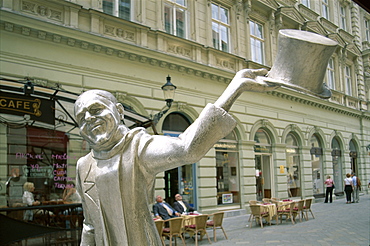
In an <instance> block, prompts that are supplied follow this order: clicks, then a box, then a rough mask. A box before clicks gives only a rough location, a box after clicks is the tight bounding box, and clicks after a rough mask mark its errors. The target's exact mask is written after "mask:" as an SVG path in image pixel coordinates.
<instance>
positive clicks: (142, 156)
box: [75, 64, 322, 246]
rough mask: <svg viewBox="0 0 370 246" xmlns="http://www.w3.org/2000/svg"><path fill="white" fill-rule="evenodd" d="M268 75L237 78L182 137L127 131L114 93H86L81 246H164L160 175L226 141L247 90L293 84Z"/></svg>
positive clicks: (81, 111)
mask: <svg viewBox="0 0 370 246" xmlns="http://www.w3.org/2000/svg"><path fill="white" fill-rule="evenodd" d="M282 67H284V64H282ZM321 70H322V69H321ZM298 72H300V71H298ZM266 74H267V70H265V69H258V70H250V69H244V70H241V71H239V72H238V73H236V75H235V77H234V78H233V80H232V81H231V83H230V84H229V85H228V87H227V88H226V90H225V91H224V92H223V94H222V95H221V96H220V97H219V98H218V100H217V101H216V102H215V103H214V104H208V105H207V106H206V107H205V108H204V110H203V111H202V112H201V114H200V115H199V117H198V119H197V120H195V121H194V123H193V124H191V125H190V126H189V127H188V129H186V130H185V132H184V133H182V134H181V135H179V136H178V137H169V136H159V135H155V136H153V135H150V134H148V133H146V131H145V130H144V129H143V128H135V129H132V130H130V129H128V128H127V127H126V126H125V125H124V123H123V119H124V113H125V112H124V109H123V106H122V105H121V104H119V103H117V100H116V98H115V97H114V96H113V95H112V94H111V93H109V92H106V91H102V90H90V91H87V92H84V93H83V94H81V95H80V96H79V98H78V99H77V101H76V103H75V116H76V119H77V122H78V124H79V127H80V134H81V136H82V137H83V138H84V139H85V140H86V141H88V142H89V144H90V146H91V148H92V150H91V152H90V153H89V154H87V155H86V156H84V157H82V158H80V160H79V161H78V163H77V180H76V181H77V189H78V192H79V194H80V195H81V198H82V205H83V209H84V216H85V219H84V225H83V231H82V242H81V245H130V246H135V245H138V246H142V245H146V246H147V245H161V240H160V238H159V236H158V233H157V231H156V228H155V225H154V222H153V219H152V216H151V214H150V210H149V204H151V203H152V202H153V199H154V193H153V191H154V182H155V177H156V174H158V173H159V172H163V171H165V170H168V169H172V168H175V167H178V166H182V165H184V164H189V163H195V162H198V161H199V160H200V159H201V158H202V157H203V156H204V155H205V154H206V153H207V151H208V150H209V149H210V148H212V146H213V145H214V144H215V143H216V142H217V141H218V140H219V139H221V138H223V137H225V136H226V135H228V134H229V133H230V132H231V131H232V130H233V128H234V127H235V125H236V121H235V120H234V119H233V117H232V116H231V115H230V114H228V111H229V109H230V108H231V106H232V105H233V103H234V102H235V100H236V99H237V98H238V97H239V96H240V95H241V94H242V93H243V92H244V91H255V92H266V91H271V90H274V89H276V88H277V87H279V86H281V85H286V84H287V83H286V81H282V80H279V79H278V80H276V79H273V78H266V77H265V75H266ZM261 78H263V79H261ZM270 80H271V81H270Z"/></svg>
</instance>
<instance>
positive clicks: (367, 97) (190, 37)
mask: <svg viewBox="0 0 370 246" xmlns="http://www.w3.org/2000/svg"><path fill="white" fill-rule="evenodd" d="M0 17H1V20H0V31H1V46H0V48H1V61H0V62H1V66H0V69H1V84H2V85H1V90H2V92H1V96H2V98H1V109H2V112H1V124H0V134H1V140H0V150H1V158H0V186H1V189H0V203H1V204H0V205H1V206H12V204H13V203H16V202H19V199H21V196H22V185H23V183H24V182H26V181H32V182H34V183H35V186H36V196H37V197H38V198H39V199H42V200H52V199H60V195H61V194H62V193H63V190H64V189H65V188H66V186H67V185H68V184H67V183H68V181H74V179H75V177H76V175H75V172H76V162H77V159H78V158H79V157H81V156H83V155H84V154H86V153H87V152H88V151H89V146H88V145H87V144H86V142H85V141H83V140H82V139H81V137H80V136H79V134H78V129H77V128H76V126H75V124H74V119H73V101H74V99H75V98H76V96H77V95H78V94H80V93H81V92H83V91H85V90H89V89H104V90H108V91H110V92H112V93H114V94H115V95H116V97H117V99H118V100H119V101H120V102H122V103H123V104H124V105H125V107H126V108H127V109H128V111H127V112H128V113H129V112H134V113H133V114H135V115H136V116H135V117H139V118H140V117H141V122H145V121H146V120H148V119H154V118H155V116H156V115H157V116H158V113H160V114H161V113H162V111H163V110H165V109H166V106H165V103H164V101H163V97H162V91H161V86H162V85H163V84H164V83H165V80H166V77H167V76H168V75H170V76H171V78H172V83H173V84H175V85H176V86H177V90H176V95H175V99H174V101H173V103H172V106H171V108H170V109H169V110H168V111H166V112H165V113H164V114H163V116H162V117H161V118H159V119H158V118H156V119H158V121H157V120H155V121H154V123H153V122H152V123H153V124H152V126H154V127H148V128H147V130H148V131H149V132H151V133H153V134H154V133H156V132H158V133H159V134H164V135H170V136H176V135H179V134H180V133H181V132H182V131H184V130H185V129H186V127H187V126H188V125H190V124H191V123H192V122H193V121H194V120H195V119H196V118H197V116H198V115H199V113H200V112H201V110H202V109H203V108H204V107H205V105H206V104H207V103H213V102H214V101H215V100H216V99H217V98H218V96H219V95H221V93H222V92H223V90H224V89H225V88H226V86H227V84H228V83H229V82H230V81H231V79H232V78H233V76H234V74H235V73H236V72H237V71H239V70H240V69H243V68H252V69H257V68H266V69H270V68H271V67H272V65H273V63H274V59H275V57H276V54H277V42H278V40H277V37H278V32H279V30H281V29H299V30H305V31H310V32H314V33H318V34H320V35H323V36H326V37H328V38H330V39H333V40H335V41H336V42H338V47H337V48H336V50H335V52H334V54H333V55H332V57H331V59H330V60H329V63H328V67H327V73H326V77H325V81H324V82H325V83H326V84H327V85H328V86H329V88H330V89H331V91H332V97H331V98H330V99H321V98H317V97H315V96H312V95H309V94H305V93H302V92H298V91H295V90H292V89H289V88H283V87H281V88H279V89H277V90H275V91H273V92H269V93H266V94H259V93H253V92H245V93H244V94H243V95H242V96H241V97H240V98H239V99H238V100H237V102H236V103H235V105H234V106H233V107H232V109H231V110H230V112H231V114H232V115H233V116H234V117H235V119H236V120H237V122H238V125H237V127H236V128H235V129H234V130H233V132H232V133H231V134H230V135H229V136H227V137H225V138H224V139H222V140H220V141H219V142H218V143H217V144H216V145H215V146H214V148H213V149H211V150H210V151H209V152H208V153H207V155H206V156H205V157H204V158H202V159H201V160H200V161H199V162H198V163H193V164H192V163H189V164H188V165H185V166H182V167H180V168H176V169H174V170H168V171H166V172H165V173H161V174H160V175H158V177H157V182H156V187H155V188H156V193H157V194H160V195H162V196H164V197H165V198H166V200H168V201H169V202H171V201H173V198H174V195H175V194H176V193H181V194H182V195H183V196H184V197H185V198H186V199H187V200H189V202H190V203H191V204H193V206H194V207H195V208H196V209H197V210H198V211H202V212H203V213H211V212H214V211H217V210H237V211H238V210H243V209H245V205H246V204H247V203H248V201H249V200H261V199H262V198H265V197H267V198H269V197H279V198H288V197H293V198H309V197H316V198H318V197H322V196H323V195H324V192H325V190H324V180H325V178H326V176H327V175H330V176H332V177H333V178H334V181H335V183H336V195H342V194H343V189H344V187H343V179H344V176H345V174H346V173H351V172H356V174H357V176H358V177H359V178H360V179H361V180H362V183H363V187H362V192H368V188H367V181H368V180H369V178H370V107H369V106H370V92H369V88H370V75H369V74H370V14H369V13H368V12H366V11H365V10H363V9H362V8H360V7H359V6H358V5H357V4H356V3H354V2H353V1H350V0H333V1H329V0H305V1H304V0H279V1H274V0H215V1H212V0H198V1H195V0H102V1H97V0H71V1H63V0H53V1H41V0H39V1H38V0H3V1H1V16H0ZM292 59H294V57H292ZM36 92H37V93H38V94H37V93H36ZM36 94H37V95H36ZM20 95H22V96H25V97H27V98H25V99H24V100H23V101H22V100H20V99H19V98H20V97H21V96H20ZM55 95H56V96H55ZM59 95H60V97H57V96H59ZM38 98H43V99H44V100H46V101H47V102H50V103H53V104H52V105H53V106H50V107H51V108H53V109H54V111H53V112H51V113H47V111H44V116H49V117H46V118H47V119H44V120H40V119H39V118H37V117H39V116H37V115H36V113H35V112H36V111H35V110H34V108H32V106H30V105H33V104H32V103H33V101H32V100H36V99H38ZM17 100H18V101H17ZM27 100H28V101H27ZM30 100H31V101H30ZM27 102H28V104H27ZM47 102H46V103H47ZM21 108H22V110H23V111H22V110H21ZM30 108H31V109H32V110H33V111H32V110H31V111H27V110H30ZM135 117H134V118H135ZM50 120H51V121H50ZM139 121H140V120H139ZM135 125H137V124H135V120H133V122H132V124H131V126H135ZM142 126H145V124H142ZM72 185H73V184H72ZM153 202H154V198H153Z"/></svg>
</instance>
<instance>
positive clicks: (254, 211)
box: [249, 205, 271, 228]
mask: <svg viewBox="0 0 370 246" xmlns="http://www.w3.org/2000/svg"><path fill="white" fill-rule="evenodd" d="M249 207H250V209H251V216H250V219H251V224H250V228H252V224H253V219H254V220H255V221H256V224H257V223H258V222H257V220H259V223H260V225H261V228H263V222H262V219H263V218H267V217H268V216H269V213H268V212H265V211H264V207H262V206H261V205H250V206H249ZM270 225H271V221H270Z"/></svg>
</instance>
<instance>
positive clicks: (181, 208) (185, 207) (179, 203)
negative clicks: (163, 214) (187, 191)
mask: <svg viewBox="0 0 370 246" xmlns="http://www.w3.org/2000/svg"><path fill="white" fill-rule="evenodd" d="M175 200H176V202H174V203H173V208H174V209H175V210H176V211H178V212H179V213H181V214H182V213H184V212H185V213H188V212H193V211H194V209H193V208H192V207H190V205H189V203H187V202H185V201H183V200H182V196H181V195H180V194H176V195H175Z"/></svg>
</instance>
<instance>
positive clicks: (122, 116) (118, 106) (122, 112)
mask: <svg viewBox="0 0 370 246" xmlns="http://www.w3.org/2000/svg"><path fill="white" fill-rule="evenodd" d="M116 107H117V111H118V113H119V115H120V119H121V120H122V121H123V119H124V118H125V109H124V108H123V106H122V104H120V103H117V104H116Z"/></svg>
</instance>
